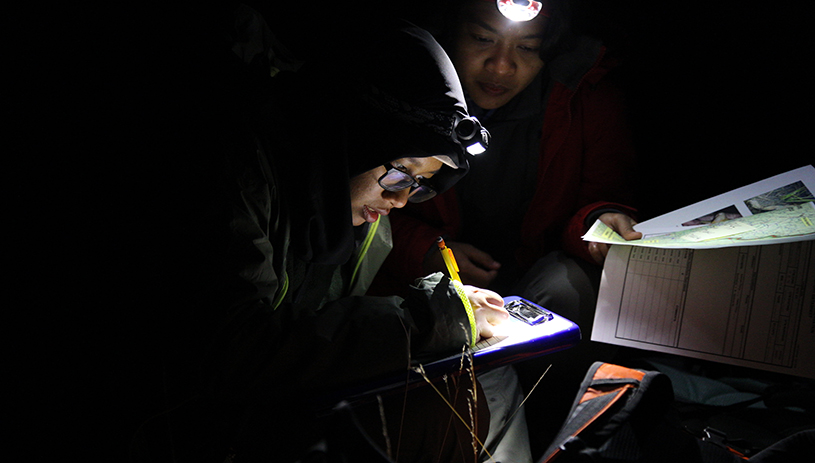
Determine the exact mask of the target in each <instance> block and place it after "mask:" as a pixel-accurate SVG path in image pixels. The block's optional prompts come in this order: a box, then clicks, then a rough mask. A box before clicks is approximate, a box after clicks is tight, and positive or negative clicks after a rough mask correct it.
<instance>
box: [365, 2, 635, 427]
mask: <svg viewBox="0 0 815 463" xmlns="http://www.w3.org/2000/svg"><path fill="white" fill-rule="evenodd" d="M450 3H451V4H450V5H449V10H448V11H447V12H446V14H439V12H434V13H435V15H434V17H433V18H432V19H430V20H428V21H427V24H428V28H429V29H431V30H432V31H434V32H435V34H436V37H437V38H438V39H439V41H440V42H441V43H442V45H443V46H444V47H445V49H446V50H447V52H448V53H449V54H450V56H451V59H452V60H453V63H454V64H455V66H456V70H457V72H458V74H459V77H460V79H461V82H462V85H463V87H464V90H465V93H466V96H467V102H468V108H469V109H470V111H471V113H472V114H473V115H475V116H476V117H478V118H479V120H480V121H481V122H482V123H483V124H484V125H485V126H486V127H488V128H489V131H490V135H491V144H490V147H489V149H488V150H487V151H486V152H485V153H483V154H481V155H479V156H476V157H474V158H473V159H472V161H471V171H470V173H469V174H468V175H467V177H465V178H464V179H462V181H461V182H459V183H458V184H456V186H455V187H454V188H452V189H451V190H449V191H448V192H446V193H444V194H440V195H438V196H437V197H436V198H433V199H432V200H430V201H428V202H426V203H423V204H418V205H415V206H413V205H411V206H408V207H407V208H406V209H405V210H404V211H399V212H398V213H396V214H394V215H393V216H392V218H391V222H392V224H393V226H394V236H395V239H394V242H395V243H396V245H395V248H394V251H393V253H392V254H391V256H390V257H389V259H388V260H387V261H386V262H385V265H384V266H383V270H382V271H381V272H380V275H379V277H378V279H377V281H376V282H375V285H374V290H377V291H378V290H380V289H384V288H387V289H384V290H385V291H390V290H394V289H395V288H397V287H398V286H399V285H401V284H403V282H404V281H410V279H412V278H413V277H414V276H415V275H420V274H424V273H426V272H428V271H431V270H433V269H440V268H443V262H442V261H441V259H439V256H437V255H436V254H434V253H433V252H432V248H433V239H434V237H436V236H439V235H442V236H444V238H445V241H446V243H447V246H448V247H450V248H451V249H452V250H453V251H454V252H455V254H456V259H457V261H458V264H459V267H460V275H461V278H462V280H463V281H464V282H467V283H470V284H474V285H477V286H480V287H487V288H490V289H493V290H495V291H496V292H498V293H500V294H505V295H507V294H517V295H521V296H523V297H526V298H528V299H530V300H533V301H535V302H537V303H538V304H540V305H542V306H543V307H546V308H548V309H550V310H553V311H555V312H557V313H559V314H560V315H563V316H565V317H567V318H569V319H572V320H574V321H575V322H577V323H578V324H579V325H580V327H581V330H582V331H583V333H590V332H591V331H590V330H591V324H592V322H593V314H594V307H595V301H596V294H597V291H598V288H599V276H600V273H601V268H602V267H601V266H602V263H603V260H604V258H605V255H606V253H607V252H608V248H607V247H606V246H605V245H600V246H598V243H591V244H588V243H586V242H584V241H583V240H582V239H581V237H582V235H583V234H584V233H585V231H586V230H588V227H589V226H591V224H592V223H593V222H594V220H596V219H600V220H602V221H603V222H605V223H606V224H608V225H610V226H611V227H612V228H613V229H615V230H616V231H618V232H619V233H620V234H621V235H622V236H623V237H625V238H627V239H634V238H637V237H639V236H640V235H639V233H637V232H635V231H634V229H633V225H634V224H635V220H634V218H633V217H634V216H635V212H636V211H635V210H634V209H633V208H632V207H631V206H630V204H632V202H633V199H634V198H633V194H632V191H633V186H632V185H633V182H632V179H633V175H634V173H635V155H634V148H633V143H632V141H631V134H630V129H629V127H628V124H627V121H626V118H625V116H624V113H625V105H624V101H623V98H622V95H621V93H620V92H619V90H618V89H617V88H615V87H614V85H613V84H612V83H611V81H610V78H609V77H610V76H609V73H610V72H611V71H612V69H613V68H614V65H615V64H616V62H615V59H614V58H613V57H612V56H610V53H609V50H607V49H606V48H605V47H604V46H603V45H602V44H601V43H600V42H599V41H597V40H595V39H592V38H589V37H579V36H575V35H574V34H573V33H572V32H571V29H570V27H569V15H568V9H569V8H568V7H569V2H568V0H541V1H540V2H528V1H519V0H514V1H509V0H507V1H504V0H497V1H496V0H453V1H452V2H450ZM533 3H540V5H534V4H533ZM533 10H534V11H533ZM512 12H514V13H515V14H517V13H519V12H521V13H524V12H525V13H528V14H526V15H525V16H524V17H523V18H522V19H523V20H521V21H517V20H513V19H511V18H510V17H508V16H512V15H513V13H512ZM533 12H537V14H535V15H532V14H531V13H533ZM504 13H506V15H505V14H504ZM439 17H441V18H443V21H444V22H443V24H439V23H438V20H437V19H436V18H439ZM583 344H586V343H583ZM584 348H585V347H584V346H583V345H581V346H578V348H576V349H574V351H575V352H578V351H580V350H582V349H584ZM564 355H573V354H571V353H570V352H565V353H564ZM574 355H576V354H574ZM587 366H588V365H584V366H576V367H575V371H576V374H579V375H581V376H582V374H583V373H584V372H585V368H587ZM533 376H534V375H533ZM550 376H551V375H550ZM536 379H537V376H534V377H533V378H532V380H533V381H534V380H536ZM537 415H538V416H540V415H541V414H540V413H538V414H537ZM554 421H555V422H557V420H554Z"/></svg>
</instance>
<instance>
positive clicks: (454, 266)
mask: <svg viewBox="0 0 815 463" xmlns="http://www.w3.org/2000/svg"><path fill="white" fill-rule="evenodd" d="M436 244H438V245H439V251H441V258H442V259H444V265H446V266H447V273H449V274H450V278H451V279H453V280H456V281H458V282H459V283H461V278H459V277H458V263H456V258H455V257H454V256H453V251H452V250H451V249H450V248H448V247H447V245H446V244H444V238H442V237H441V236H440V237H438V239H436Z"/></svg>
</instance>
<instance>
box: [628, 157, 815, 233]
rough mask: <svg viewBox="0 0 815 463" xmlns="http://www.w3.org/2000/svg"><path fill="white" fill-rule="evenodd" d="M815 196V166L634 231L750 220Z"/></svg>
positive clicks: (716, 198)
mask: <svg viewBox="0 0 815 463" xmlns="http://www.w3.org/2000/svg"><path fill="white" fill-rule="evenodd" d="M813 194H815V167H813V166H811V165H808V166H804V167H800V168H798V169H794V170H791V171H789V172H785V173H783V174H779V175H776V176H773V177H770V178H767V179H764V180H761V181H758V182H755V183H752V184H750V185H747V186H744V187H741V188H737V189H735V190H732V191H729V192H727V193H723V194H721V195H718V196H714V197H712V198H709V199H706V200H704V201H700V202H698V203H695V204H692V205H690V206H686V207H683V208H681V209H677V210H675V211H673V212H669V213H667V214H663V215H661V216H659V217H655V218H653V219H650V220H646V221H643V222H641V223H639V224H637V226H636V227H634V228H635V229H636V230H637V231H639V232H642V233H643V235H644V237H645V238H647V237H649V236H653V235H658V234H662V233H671V232H676V231H678V230H683V229H688V228H692V227H694V226H701V225H706V224H708V223H711V222H712V221H717V220H722V219H733V218H737V217H748V216H751V215H753V214H756V213H760V212H765V211H767V210H774V208H776V207H779V206H782V205H783V204H794V203H799V204H800V203H801V202H808V201H813V199H812V197H813ZM790 195H791V196H790ZM807 195H808V197H809V199H808V201H807V200H806V197H807ZM694 223H698V225H694ZM713 223H715V222H713Z"/></svg>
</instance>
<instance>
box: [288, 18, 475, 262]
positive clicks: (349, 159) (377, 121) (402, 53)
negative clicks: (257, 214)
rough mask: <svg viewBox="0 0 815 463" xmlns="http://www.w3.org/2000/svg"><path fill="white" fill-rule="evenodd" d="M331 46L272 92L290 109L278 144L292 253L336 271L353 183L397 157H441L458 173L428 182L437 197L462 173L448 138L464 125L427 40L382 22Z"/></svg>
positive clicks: (446, 69) (346, 236)
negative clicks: (284, 147) (288, 151)
mask: <svg viewBox="0 0 815 463" xmlns="http://www.w3.org/2000/svg"><path fill="white" fill-rule="evenodd" d="M332 45H333V46H332V48H331V51H332V52H331V53H327V54H326V55H325V56H322V57H321V58H320V59H315V60H313V61H312V62H309V63H306V64H305V65H304V66H303V68H302V69H301V70H300V71H298V73H297V75H296V76H294V77H293V78H292V77H286V79H292V82H287V84H286V85H276V86H277V87H278V88H279V89H280V92H282V94H281V98H282V99H284V100H286V101H288V104H287V105H286V106H287V108H288V109H287V111H286V115H285V116H284V119H285V124H284V126H285V127H286V129H285V130H284V132H285V133H284V135H285V136H286V138H288V139H289V140H290V141H291V146H290V147H291V148H292V149H293V151H294V155H293V156H286V158H285V159H283V160H281V161H280V162H281V163H282V164H283V166H284V171H285V174H284V176H283V177H284V178H283V179H282V180H283V182H285V184H286V191H287V192H289V195H288V203H289V205H290V212H291V216H292V244H293V248H294V250H295V252H296V253H297V254H298V256H299V257H300V258H302V259H305V260H307V261H311V262H319V263H342V262H344V261H346V260H347V259H348V257H350V255H351V252H352V250H353V227H352V224H351V212H350V193H349V180H350V178H351V177H353V176H355V175H358V174H360V173H362V172H365V171H368V170H370V169H373V168H376V167H378V166H381V165H383V164H385V163H387V162H391V161H393V160H395V159H399V158H403V157H427V156H446V157H447V158H449V160H450V161H452V163H453V164H454V165H455V166H456V167H457V168H455V169H454V168H452V167H450V166H448V165H444V166H443V167H442V169H441V170H440V171H439V173H438V174H436V175H435V176H434V177H433V178H432V183H433V186H434V187H435V188H436V189H437V191H439V192H442V191H444V190H446V189H447V188H449V187H450V186H452V185H453V184H454V183H455V182H456V181H458V180H459V179H460V178H461V177H462V176H464V174H465V173H466V172H467V169H468V162H467V158H466V156H467V154H466V152H465V150H464V148H463V147H462V145H461V144H460V143H459V142H458V141H456V137H455V135H453V133H454V127H455V125H456V123H457V122H458V121H459V120H461V119H463V118H467V117H469V115H468V113H467V106H466V103H465V100H464V92H463V90H462V88H461V84H460V82H459V80H458V76H457V75H456V73H455V69H454V67H453V64H452V62H451V61H450V59H449V58H448V57H447V55H446V54H445V52H444V51H443V50H442V48H441V46H439V44H438V43H437V42H436V41H435V39H433V37H432V36H431V35H430V34H429V33H428V32H426V31H425V30H423V29H421V28H419V27H416V26H414V25H412V24H409V23H407V22H402V21H399V22H388V23H386V24H384V25H382V26H379V27H376V28H369V29H368V30H367V31H365V33H357V34H354V35H351V36H346V38H344V39H343V40H342V46H338V45H339V44H336V43H334V44H332ZM279 78H280V77H275V78H274V79H273V80H277V79H279ZM280 82H281V83H282V82H284V81H283V80H281V81H280ZM289 84H292V85H289Z"/></svg>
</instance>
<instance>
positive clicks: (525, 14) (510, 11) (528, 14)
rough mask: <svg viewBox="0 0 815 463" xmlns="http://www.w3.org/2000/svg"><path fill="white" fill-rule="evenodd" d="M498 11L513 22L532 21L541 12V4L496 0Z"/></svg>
mask: <svg viewBox="0 0 815 463" xmlns="http://www.w3.org/2000/svg"><path fill="white" fill-rule="evenodd" d="M496 3H497V4H498V11H500V12H501V14H503V15H504V16H506V17H507V18H509V19H511V20H513V21H530V20H532V19H534V18H535V16H537V15H538V13H540V12H541V9H542V7H543V5H542V4H541V2H536V1H533V0H496Z"/></svg>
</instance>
